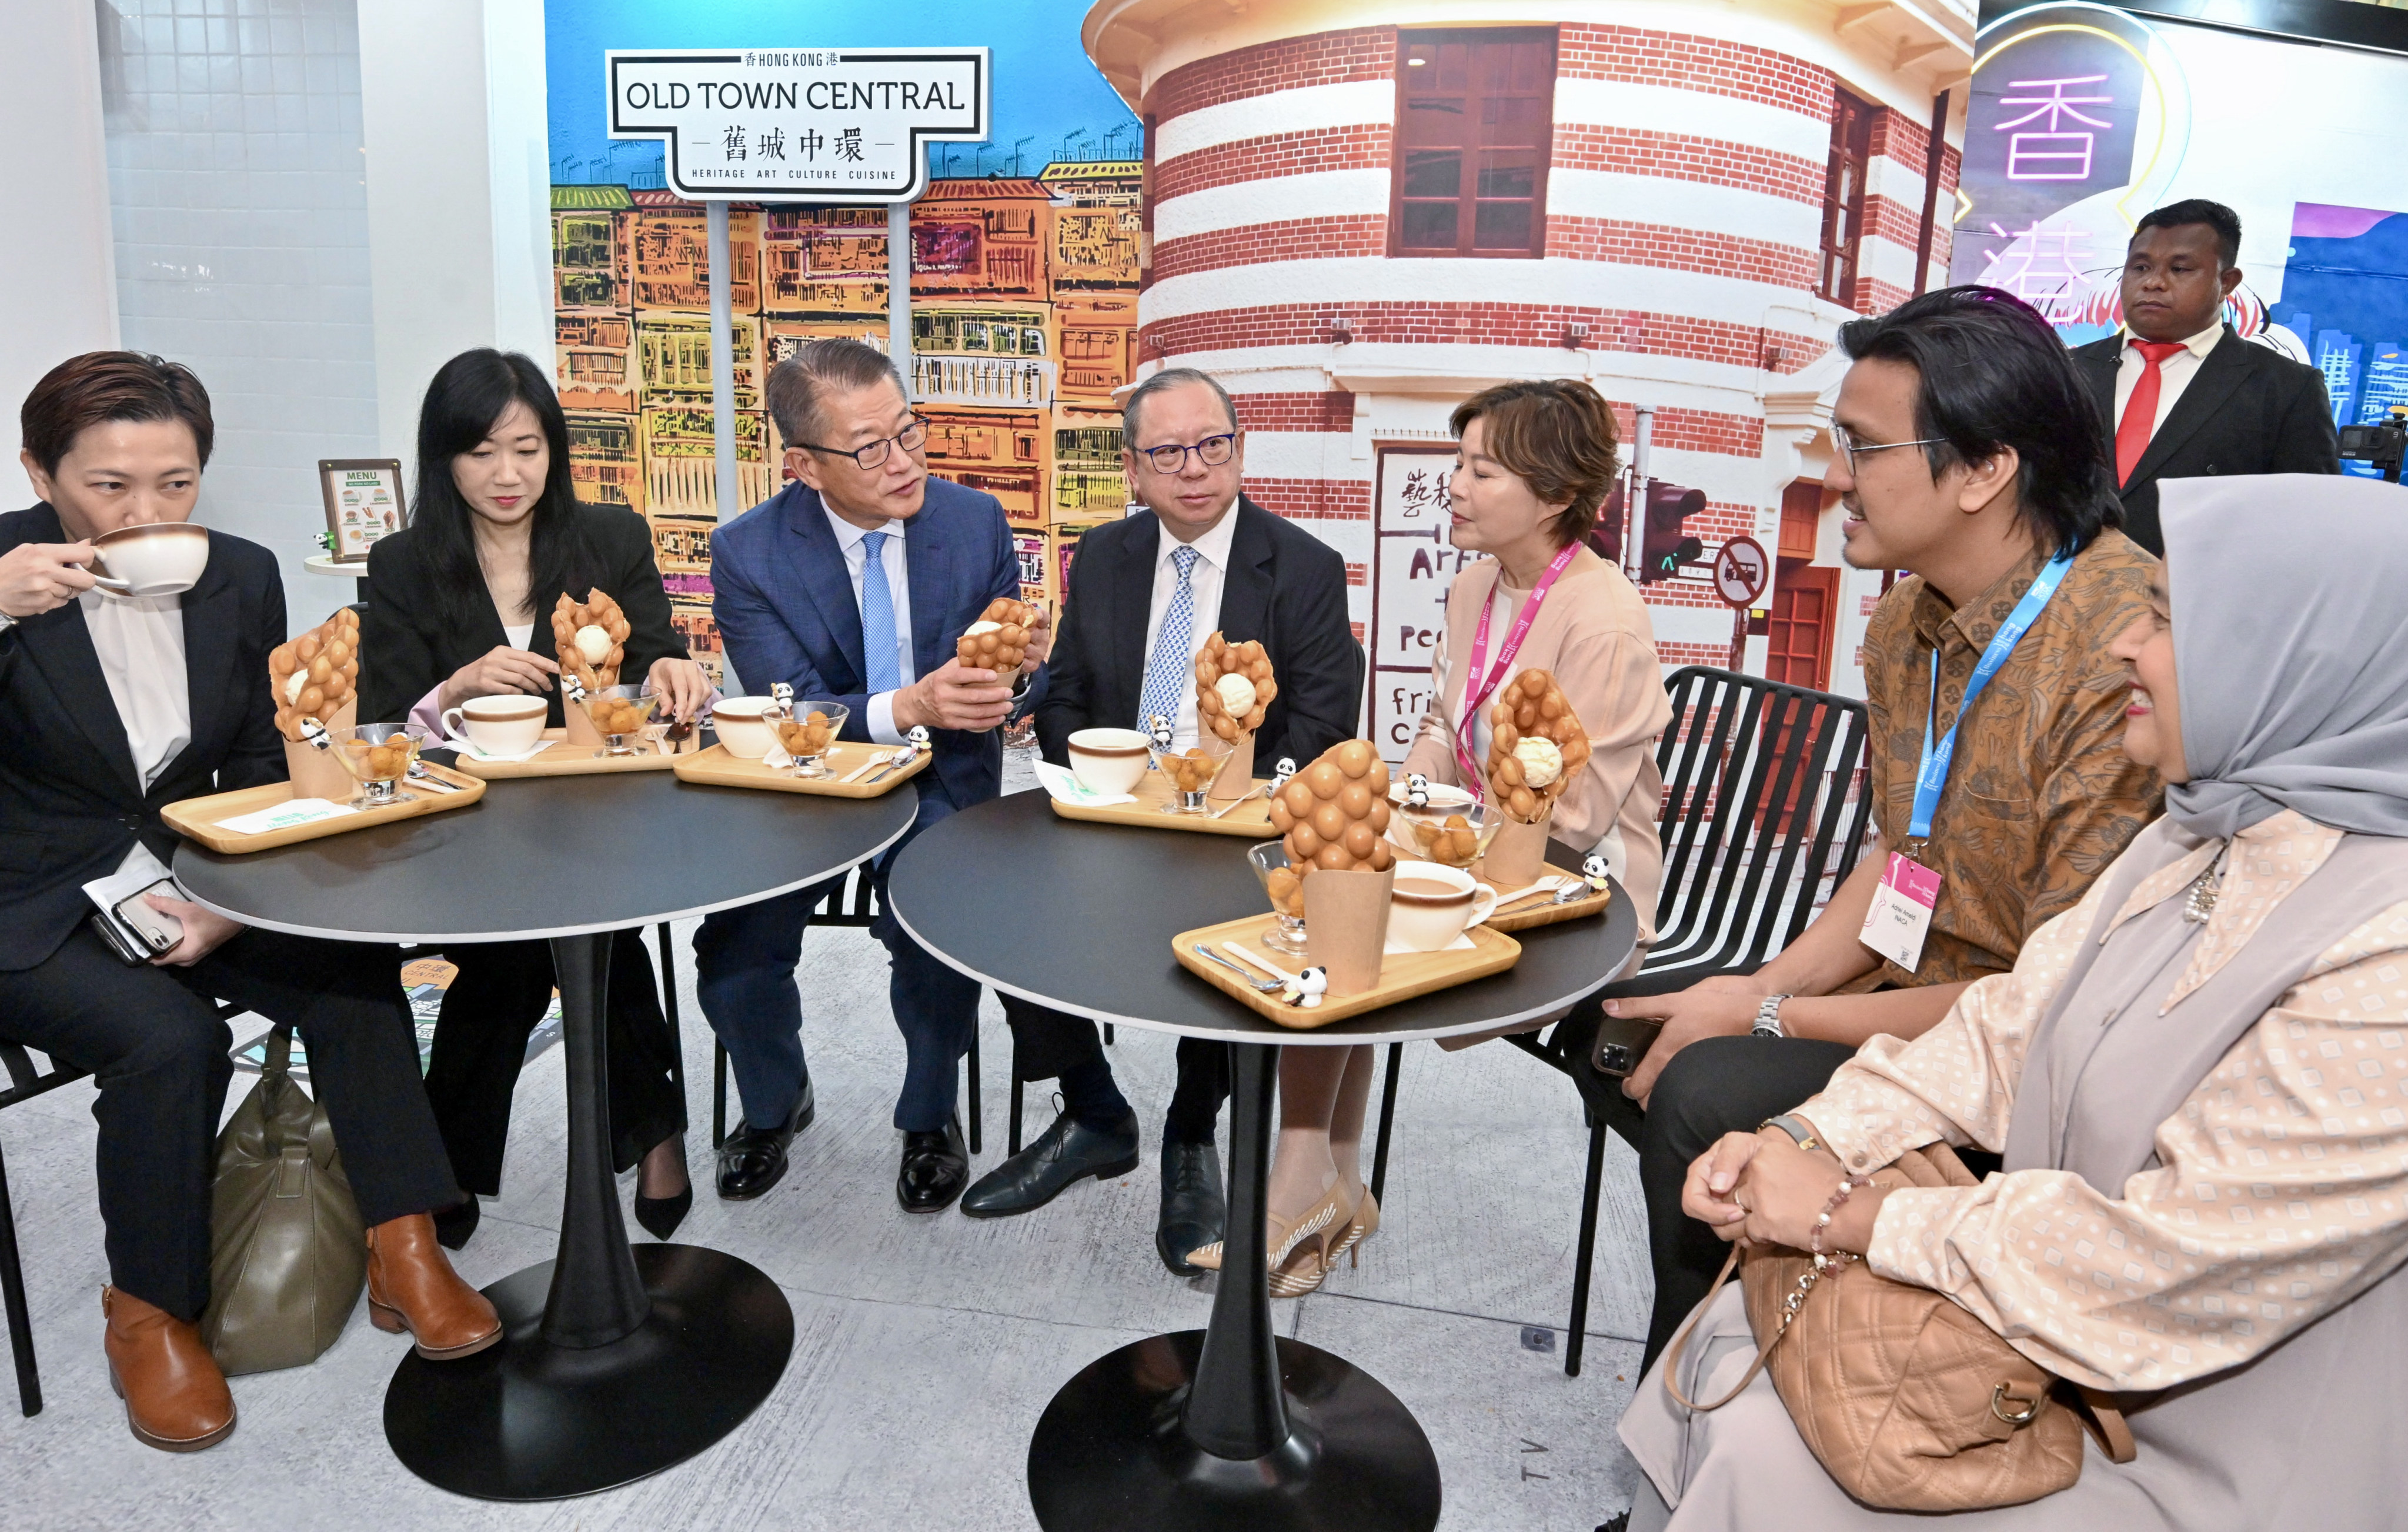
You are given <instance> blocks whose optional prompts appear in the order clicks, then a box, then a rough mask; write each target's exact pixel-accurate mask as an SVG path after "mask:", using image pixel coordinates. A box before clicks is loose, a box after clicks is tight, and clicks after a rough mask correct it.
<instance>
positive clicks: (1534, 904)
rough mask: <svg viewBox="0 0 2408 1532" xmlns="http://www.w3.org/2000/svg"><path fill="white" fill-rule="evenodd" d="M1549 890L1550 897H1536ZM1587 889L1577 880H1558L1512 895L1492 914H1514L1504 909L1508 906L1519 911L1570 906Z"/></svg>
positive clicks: (1500, 903)
mask: <svg viewBox="0 0 2408 1532" xmlns="http://www.w3.org/2000/svg"><path fill="white" fill-rule="evenodd" d="M1551 889H1552V890H1553V895H1552V897H1548V898H1539V897H1537V895H1542V894H1547V893H1548V892H1549V890H1551ZM1587 889H1588V885H1587V884H1586V883H1584V882H1582V881H1580V880H1579V879H1577V878H1573V879H1569V880H1565V879H1559V880H1556V881H1553V882H1551V883H1549V884H1548V885H1547V886H1546V887H1543V888H1526V889H1524V890H1523V891H1522V892H1521V893H1519V894H1516V895H1513V897H1512V898H1511V899H1507V900H1503V901H1501V902H1499V903H1498V906H1497V908H1496V909H1495V910H1493V911H1492V913H1494V914H1498V915H1506V914H1512V913H1514V912H1515V910H1513V909H1507V908H1506V906H1508V905H1512V906H1515V907H1517V909H1545V908H1546V907H1547V906H1549V905H1556V904H1570V903H1571V902H1572V901H1573V900H1574V899H1577V898H1579V897H1580V896H1581V895H1583V894H1584V893H1585V892H1587ZM1526 901H1527V902H1526Z"/></svg>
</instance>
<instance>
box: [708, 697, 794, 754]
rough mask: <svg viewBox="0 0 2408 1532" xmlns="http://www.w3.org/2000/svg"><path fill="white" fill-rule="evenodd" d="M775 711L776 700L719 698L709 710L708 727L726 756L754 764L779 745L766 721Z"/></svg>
mask: <svg viewBox="0 0 2408 1532" xmlns="http://www.w3.org/2000/svg"><path fill="white" fill-rule="evenodd" d="M777 708H778V699H777V698H775V697H721V698H720V699H719V702H718V704H717V705H716V706H715V707H713V708H712V709H710V724H711V727H712V728H715V729H717V730H718V731H719V742H720V743H721V744H722V745H724V746H725V747H726V750H727V753H728V754H730V755H733V756H736V757H737V758H738V759H739V760H745V761H757V760H759V759H760V758H761V757H763V756H764V755H767V754H768V753H769V752H770V751H771V750H772V749H774V748H775V747H776V745H777V743H778V731H777V730H776V729H775V728H773V727H771V726H770V723H769V718H768V715H769V714H771V713H773V712H775V711H776V710H777Z"/></svg>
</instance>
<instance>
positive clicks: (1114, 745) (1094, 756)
mask: <svg viewBox="0 0 2408 1532" xmlns="http://www.w3.org/2000/svg"><path fill="white" fill-rule="evenodd" d="M1151 744H1152V741H1150V740H1148V739H1147V738H1146V737H1145V736H1144V735H1142V734H1140V733H1139V732H1138V731H1137V730H1135V729H1081V730H1080V731H1079V732H1077V733H1076V734H1073V735H1072V736H1070V740H1069V749H1070V775H1072V776H1074V777H1076V778H1078V779H1079V781H1080V784H1081V785H1082V786H1084V787H1086V788H1088V789H1089V790H1090V791H1093V792H1097V793H1105V794H1123V793H1130V792H1134V791H1135V790H1136V788H1137V784H1138V783H1139V782H1140V781H1141V780H1144V777H1145V768H1146V767H1147V766H1150V765H1151V764H1153V756H1152V755H1151V754H1150V753H1149V746H1150V745H1151Z"/></svg>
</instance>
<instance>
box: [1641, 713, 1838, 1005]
mask: <svg viewBox="0 0 2408 1532" xmlns="http://www.w3.org/2000/svg"><path fill="white" fill-rule="evenodd" d="M1664 689H1665V691H1667V692H1668V693H1670V694H1671V699H1672V725H1671V727H1670V728H1668V729H1666V730H1665V731H1664V736H1663V737H1662V738H1661V739H1659V740H1658V741H1657V742H1656V766H1657V767H1658V768H1659V769H1660V770H1661V771H1662V772H1663V775H1664V806H1663V814H1662V818H1661V821H1660V822H1659V828H1660V830H1661V832H1662V835H1663V838H1664V886H1663V891H1662V893H1661V894H1660V895H1659V896H1658V897H1657V899H1656V945H1655V947H1654V948H1653V949H1652V950H1651V951H1650V952H1648V954H1647V962H1646V965H1645V969H1646V971H1656V970H1660V969H1664V968H1689V967H1697V968H1709V969H1727V968H1742V969H1744V968H1753V967H1756V966H1758V965H1760V964H1762V963H1764V962H1765V961H1766V960H1768V959H1769V958H1770V957H1771V956H1772V954H1773V953H1775V952H1779V951H1780V950H1781V949H1782V948H1784V947H1785V946H1787V945H1788V944H1789V943H1790V942H1791V941H1793V940H1795V939H1796V938H1797V937H1798V934H1799V932H1801V931H1803V930H1805V929H1806V925H1807V923H1808V922H1809V921H1811V920H1812V919H1813V915H1814V910H1815V909H1816V907H1817V906H1818V904H1819V903H1820V902H1821V900H1822V899H1823V898H1824V897H1825V896H1826V885H1827V883H1828V887H1830V888H1837V887H1838V886H1839V883H1840V881H1841V880H1842V879H1844V878H1846V877H1847V875H1848V872H1849V870H1850V869H1851V868H1853V867H1854V866H1856V857H1857V856H1858V854H1859V853H1861V852H1862V851H1863V850H1864V840H1865V826H1866V823H1867V822H1868V820H1869V819H1870V817H1871V808H1872V806H1871V802H1870V801H1868V799H1867V796H1866V795H1865V794H1864V793H1863V792H1862V791H1861V790H1860V788H1859V786H1858V784H1857V782H1856V768H1857V766H1859V765H1860V764H1861V763H1862V761H1863V759H1864V753H1865V706H1864V704H1863V703H1861V702H1857V701H1855V700H1853V699H1851V698H1848V697H1842V696H1835V695H1833V694H1830V693H1828V692H1813V691H1808V690H1807V689H1806V688H1804V687H1801V686H1788V685H1784V684H1783V683H1781V682H1779V681H1771V680H1763V679H1761V678H1759V677H1756V676H1742V675H1736V674H1733V673H1732V672H1730V671H1727V670H1716V669H1713V668H1710V667H1708V666H1683V667H1682V668H1681V669H1679V670H1675V671H1674V672H1672V674H1671V675H1670V676H1668V677H1666V678H1665V681H1664Z"/></svg>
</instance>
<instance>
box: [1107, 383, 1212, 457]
mask: <svg viewBox="0 0 2408 1532" xmlns="http://www.w3.org/2000/svg"><path fill="white" fill-rule="evenodd" d="M1189 383H1201V384H1203V385H1204V386H1205V387H1206V388H1209V389H1211V391H1212V392H1213V394H1216V395H1218V396H1219V398H1220V400H1221V408H1223V409H1225V410H1226V411H1227V412H1228V415H1229V429H1230V430H1232V431H1235V430H1237V429H1238V407H1237V405H1236V404H1235V403H1234V402H1233V401H1231V399H1230V398H1229V391H1228V390H1227V389H1226V388H1223V387H1222V386H1221V382H1220V379H1217V378H1214V377H1213V376H1212V375H1211V373H1209V372H1204V371H1201V370H1199V369H1197V368H1195V367H1165V368H1163V369H1162V370H1161V371H1160V372H1157V373H1155V374H1154V376H1153V377H1151V378H1149V379H1146V380H1145V381H1144V382H1142V383H1140V384H1139V385H1138V386H1137V387H1135V388H1133V389H1131V390H1129V395H1128V397H1127V398H1125V399H1124V400H1122V401H1121V443H1122V445H1123V446H1125V447H1126V448H1127V449H1128V450H1129V451H1132V452H1133V451H1137V415H1138V409H1139V408H1140V406H1142V405H1143V404H1144V403H1145V401H1146V399H1147V398H1148V397H1149V396H1151V395H1153V394H1160V393H1163V392H1165V391H1166V390H1169V389H1174V388H1184V387H1185V386H1186V385H1188V384H1189Z"/></svg>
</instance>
